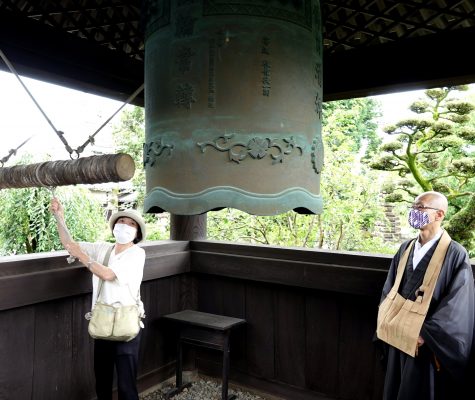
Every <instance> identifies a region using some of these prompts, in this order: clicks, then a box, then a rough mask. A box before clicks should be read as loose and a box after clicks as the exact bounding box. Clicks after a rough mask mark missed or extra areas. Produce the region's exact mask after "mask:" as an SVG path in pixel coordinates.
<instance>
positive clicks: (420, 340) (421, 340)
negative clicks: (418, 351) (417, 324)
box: [417, 336, 424, 347]
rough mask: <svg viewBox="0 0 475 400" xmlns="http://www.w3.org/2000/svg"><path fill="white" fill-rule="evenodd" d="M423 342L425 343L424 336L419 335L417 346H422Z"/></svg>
mask: <svg viewBox="0 0 475 400" xmlns="http://www.w3.org/2000/svg"><path fill="white" fill-rule="evenodd" d="M423 344H424V339H423V338H422V336H419V337H418V338H417V347H421V346H422V345H423Z"/></svg>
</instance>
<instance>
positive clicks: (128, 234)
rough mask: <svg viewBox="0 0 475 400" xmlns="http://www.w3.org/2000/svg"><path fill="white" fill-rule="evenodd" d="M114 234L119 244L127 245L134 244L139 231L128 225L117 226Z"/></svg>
mask: <svg viewBox="0 0 475 400" xmlns="http://www.w3.org/2000/svg"><path fill="white" fill-rule="evenodd" d="M112 233H113V234H114V237H115V240H116V241H117V243H119V244H126V243H129V242H132V241H133V240H134V239H135V236H136V235H137V229H136V228H134V227H133V226H129V225H126V224H115V226H114V230H113V232H112Z"/></svg>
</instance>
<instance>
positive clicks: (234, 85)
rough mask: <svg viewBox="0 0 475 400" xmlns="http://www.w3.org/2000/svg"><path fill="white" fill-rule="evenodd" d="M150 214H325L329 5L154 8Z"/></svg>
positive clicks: (184, 2)
mask: <svg viewBox="0 0 475 400" xmlns="http://www.w3.org/2000/svg"><path fill="white" fill-rule="evenodd" d="M145 19H146V21H147V24H146V41H145V84H146V92H145V107H146V109H145V115H146V139H145V144H144V152H143V155H144V167H145V171H146V181H147V194H146V198H145V204H144V208H145V211H147V212H161V211H163V210H165V211H169V212H171V213H173V214H180V215H194V214H201V213H203V212H207V211H210V210H214V209H219V208H223V207H231V208H237V209H240V210H243V211H246V212H248V213H251V214H257V215H274V214H279V213H282V212H285V211H288V210H292V209H293V210H296V211H298V212H304V213H320V212H321V210H322V200H321V196H320V172H321V169H322V165H323V145H322V139H321V118H322V36H321V32H320V31H321V19H320V6H319V2H318V1H317V0H300V1H299V0H292V1H290V0H289V1H282V0H275V1H269V0H267V1H259V0H248V1H238V0H232V1H231V0H177V1H153V0H151V1H149V2H148V5H147V7H146V10H145Z"/></svg>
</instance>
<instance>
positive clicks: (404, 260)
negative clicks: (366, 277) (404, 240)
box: [391, 239, 416, 293]
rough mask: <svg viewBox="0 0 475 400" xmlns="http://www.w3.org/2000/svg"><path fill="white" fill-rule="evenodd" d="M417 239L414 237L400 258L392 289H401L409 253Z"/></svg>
mask: <svg viewBox="0 0 475 400" xmlns="http://www.w3.org/2000/svg"><path fill="white" fill-rule="evenodd" d="M415 242H416V239H413V240H412V242H411V243H410V244H409V245H408V246H407V247H406V250H405V251H404V253H403V255H402V257H401V259H400V260H399V264H398V267H397V273H396V279H395V280H394V285H393V287H392V289H391V291H395V292H396V293H397V291H398V290H399V285H400V284H401V280H402V276H403V275H404V270H405V269H406V264H407V259H408V258H409V254H410V253H411V250H412V248H413V247H414V243H415Z"/></svg>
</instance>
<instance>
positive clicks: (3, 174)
mask: <svg viewBox="0 0 475 400" xmlns="http://www.w3.org/2000/svg"><path fill="white" fill-rule="evenodd" d="M134 173H135V164H134V160H133V159H132V157H131V156H130V155H128V154H125V153H119V154H107V155H102V156H91V157H84V158H78V159H77V160H59V161H46V162H42V163H38V164H28V165H17V166H14V167H8V168H0V189H8V188H26V187H56V186H65V185H76V184H92V183H105V182H120V181H127V180H129V179H131V178H132V177H133V176H134Z"/></svg>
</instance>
